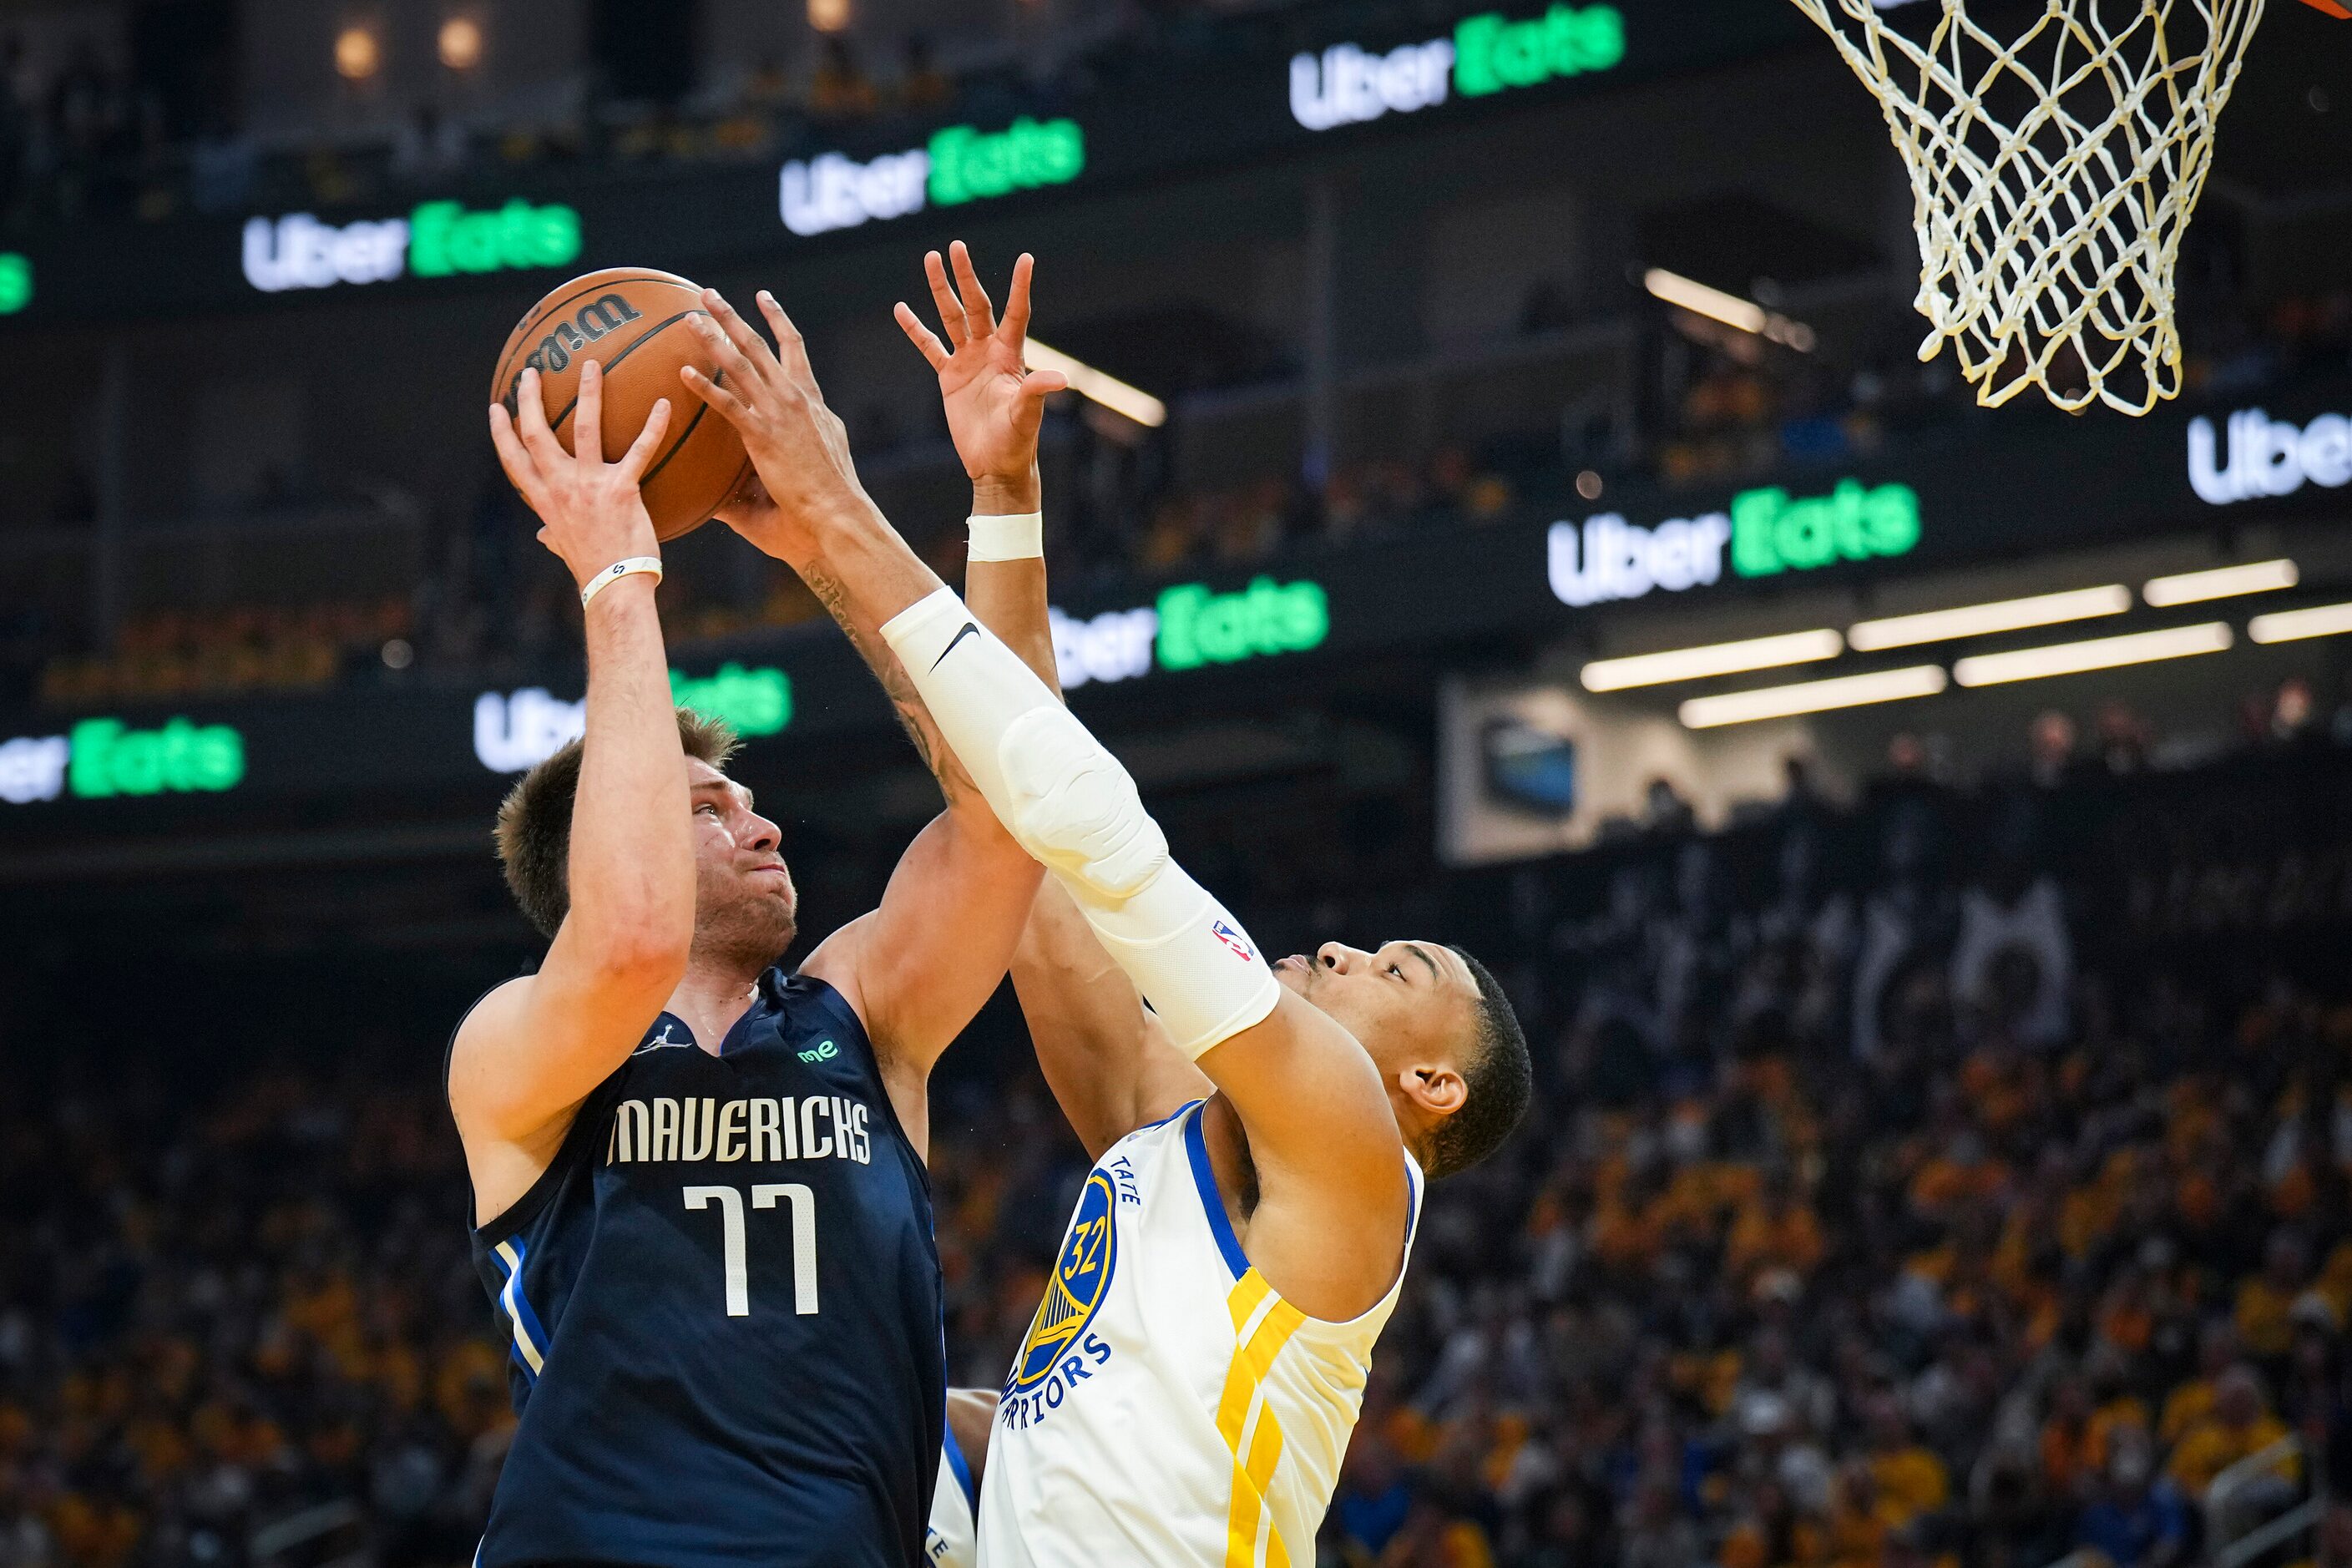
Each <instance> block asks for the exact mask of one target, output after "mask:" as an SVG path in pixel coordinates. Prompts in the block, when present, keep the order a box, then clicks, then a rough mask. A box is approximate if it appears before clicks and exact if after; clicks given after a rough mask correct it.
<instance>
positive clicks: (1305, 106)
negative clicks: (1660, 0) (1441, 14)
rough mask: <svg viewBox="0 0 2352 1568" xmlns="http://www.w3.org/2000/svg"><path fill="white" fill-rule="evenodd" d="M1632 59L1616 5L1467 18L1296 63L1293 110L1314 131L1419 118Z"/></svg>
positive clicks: (1299, 58)
mask: <svg viewBox="0 0 2352 1568" xmlns="http://www.w3.org/2000/svg"><path fill="white" fill-rule="evenodd" d="M1624 58H1625V17H1624V15H1623V13H1622V12H1620V11H1619V10H1618V9H1617V8H1616V7H1615V6H1613V5H1586V6H1582V7H1579V6H1575V5H1553V6H1552V7H1551V8H1550V9H1549V10H1548V11H1546V12H1545V13H1544V14H1543V15H1542V16H1534V17H1528V18H1525V19H1521V20H1514V19H1512V18H1509V17H1507V16H1504V15H1503V14H1502V13H1501V12H1499V11H1490V12H1484V13H1481V14H1480V15H1478V16H1465V17H1464V18H1463V19H1462V20H1461V21H1460V22H1458V23H1456V24H1454V31H1453V33H1452V34H1451V35H1450V36H1448V37H1443V38H1431V39H1429V40H1427V41H1426V42H1423V43H1415V44H1402V45H1400V46H1398V47H1395V48H1392V49H1389V50H1386V51H1383V52H1381V53H1369V52H1367V51H1366V50H1364V49H1362V48H1360V47H1357V46H1356V45H1354V44H1351V43H1339V44H1333V45H1331V46H1330V47H1328V48H1326V49H1325V50H1324V51H1323V52H1322V53H1321V54H1320V55H1319V56H1318V55H1314V54H1299V55H1294V56H1292V57H1291V60H1290V114H1291V118H1292V119H1294V120H1296V121H1298V123H1299V124H1301V125H1303V126H1305V127H1306V128H1307V130H1309V131H1329V130H1332V129H1334V128H1336V127H1339V126H1342V125H1360V124H1362V123H1364V122H1366V121H1373V120H1378V119H1380V118H1381V116H1382V115H1386V114H1412V113H1415V112H1418V111H1419V110H1424V109H1433V108H1435V107H1436V106H1437V105H1439V104H1441V103H1444V101H1445V100H1446V98H1447V96H1448V94H1449V93H1451V94H1453V95H1455V96H1459V97H1462V98H1484V97H1486V96H1488V95H1489V94H1493V93H1498V92H1503V91H1506V90H1507V89H1512V88H1521V87H1538V86H1541V85H1542V84H1543V83H1545V82H1548V81H1557V80H1560V79H1564V78H1568V77H1577V76H1585V75H1589V74H1591V73H1592V72H1596V71H1605V70H1609V69H1612V68H1614V67H1616V66H1618V65H1620V64H1622V62H1623V60H1624Z"/></svg>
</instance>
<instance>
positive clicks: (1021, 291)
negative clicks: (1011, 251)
mask: <svg viewBox="0 0 2352 1568" xmlns="http://www.w3.org/2000/svg"><path fill="white" fill-rule="evenodd" d="M1036 270H1037V258H1035V257H1034V256H1032V255H1030V254H1029V253H1028V252H1027V251H1025V250H1024V251H1023V252H1022V253H1021V255H1020V256H1019V257H1018V258H1016V259H1015V260H1014V261H1013V282H1012V284H1011V286H1010V287H1008V288H1007V289H1005V291H1004V321H1003V325H1002V326H1001V327H1000V328H999V329H998V330H999V331H1000V332H1001V333H1002V334H1003V337H1004V338H1005V339H1006V340H1007V341H1008V342H1011V343H1012V345H1013V353H1020V352H1021V345H1022V344H1024V343H1025V342H1028V341H1029V279H1030V276H1031V275H1032V274H1033V273H1034V272H1035V271H1036Z"/></svg>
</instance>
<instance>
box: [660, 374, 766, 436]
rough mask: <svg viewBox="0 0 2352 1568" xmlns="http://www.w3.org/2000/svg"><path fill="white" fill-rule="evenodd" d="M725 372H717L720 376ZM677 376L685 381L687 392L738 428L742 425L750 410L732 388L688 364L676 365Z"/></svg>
mask: <svg viewBox="0 0 2352 1568" xmlns="http://www.w3.org/2000/svg"><path fill="white" fill-rule="evenodd" d="M719 374H720V375H722V376H723V375H725V374H727V373H726V372H724V371H721V372H719ZM677 378H678V379H679V380H680V381H682V382H684V383H686V389H687V390H688V392H691V393H692V394H694V395H695V396H697V397H699V398H700V399H702V401H703V402H705V403H707V404H709V405H710V406H711V407H713V408H715V409H717V410H718V411H719V417H720V418H721V419H724V420H726V421H727V423H729V424H730V425H732V426H735V427H736V428H737V429H739V430H740V429H741V428H742V427H743V421H744V420H745V419H746V418H747V417H749V416H750V414H751V409H750V408H749V407H747V406H746V405H744V402H743V400H742V399H741V398H740V397H738V396H736V395H735V394H734V391H733V389H731V388H730V387H728V386H725V385H722V384H720V383H719V382H717V381H713V380H712V379H711V378H710V377H709V376H707V375H705V374H702V371H701V370H700V368H699V367H698V366H695V365H690V364H682V365H680V366H678V367H677Z"/></svg>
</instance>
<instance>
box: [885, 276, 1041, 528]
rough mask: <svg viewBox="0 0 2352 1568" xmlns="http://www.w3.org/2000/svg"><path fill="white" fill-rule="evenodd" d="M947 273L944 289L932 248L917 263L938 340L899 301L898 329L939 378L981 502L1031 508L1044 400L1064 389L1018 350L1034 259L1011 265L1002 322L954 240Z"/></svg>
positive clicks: (1026, 327) (1025, 323)
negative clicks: (936, 315)
mask: <svg viewBox="0 0 2352 1568" xmlns="http://www.w3.org/2000/svg"><path fill="white" fill-rule="evenodd" d="M948 256H949V258H950V259H951V261H952V263H953V265H954V268H955V280H954V284H953V285H952V286H950V283H949V279H948V265H947V264H946V263H943V262H942V261H941V260H940V253H939V252H938V251H936V250H934V251H932V252H930V253H929V254H928V255H926V256H925V257H924V258H923V270H924V272H925V273H926V274H927V275H928V276H929V279H930V283H931V302H932V303H933V304H934V305H935V306H937V307H938V309H939V312H940V330H941V331H944V332H945V333H946V334H947V341H946V342H940V339H939V338H937V337H935V336H933V335H932V333H931V331H930V330H929V328H927V327H925V326H924V325H923V324H922V322H921V321H919V320H918V319H917V317H916V315H915V312H914V310H912V309H911V308H909V307H908V305H906V304H905V303H904V302H901V303H900V304H899V306H898V310H896V311H894V312H893V314H895V315H896V316H897V317H898V325H899V326H900V327H901V328H903V329H904V330H905V331H906V333H907V336H908V339H910V340H911V341H912V342H913V343H914V345H915V347H916V349H917V350H918V351H919V352H920V353H921V354H922V356H923V358H924V359H925V360H927V361H929V363H930V366H931V368H932V369H933V370H935V371H937V372H939V376H940V401H941V402H942V403H944V404H945V405H946V406H947V416H948V434H949V435H950V437H953V438H954V440H955V448H956V455H957V456H958V457H959V458H962V459H963V468H964V472H965V473H966V474H968V475H970V476H971V482H972V486H973V488H974V489H976V490H979V491H981V492H982V498H981V499H982V503H983V504H984V505H985V504H989V498H990V496H991V494H992V493H994V494H995V495H996V496H997V498H998V501H999V502H1000V503H1001V504H1002V506H1003V510H1008V511H1034V510H1036V504H1037V503H1036V468H1037V429H1038V426H1039V425H1040V424H1041V423H1042V422H1043V421H1044V419H1045V398H1046V396H1047V395H1049V394H1052V393H1055V392H1059V391H1061V390H1062V389H1063V388H1064V387H1066V386H1067V385H1068V384H1069V378H1068V377H1066V376H1065V375H1064V374H1062V373H1061V372H1060V371H1057V370H1034V371H1033V370H1030V369H1028V368H1027V366H1026V365H1025V364H1024V363H1023V360H1022V350H1023V348H1024V345H1025V342H1026V340H1027V338H1028V333H1029V279H1030V274H1031V273H1032V272H1033V271H1034V268H1035V265H1036V263H1035V260H1034V258H1032V257H1030V256H1028V255H1026V254H1024V255H1023V256H1022V257H1021V258H1020V259H1019V260H1017V261H1015V262H1014V263H1013V286H1012V288H1011V289H1010V290H1009V291H1008V292H1007V293H1006V295H1005V297H1004V318H1003V321H998V320H997V319H996V315H995V310H994V307H993V306H992V305H991V304H990V302H989V298H988V290H987V289H983V288H982V287H981V285H980V274H979V273H978V272H976V271H974V270H973V268H972V265H971V251H969V250H967V249H965V248H964V243H963V241H961V240H957V241H956V242H955V243H954V244H953V245H950V246H949V247H948Z"/></svg>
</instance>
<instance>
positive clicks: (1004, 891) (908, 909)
mask: <svg viewBox="0 0 2352 1568" xmlns="http://www.w3.org/2000/svg"><path fill="white" fill-rule="evenodd" d="M981 810H982V815H985V813H986V807H985V805H982V808H981ZM1042 875H1043V873H1042V872H1041V871H1040V869H1039V868H1038V866H1037V863H1036V862H1035V861H1034V860H1032V859H1031V858H1029V857H1028V856H1027V855H1026V854H1024V853H1023V851H1022V849H1021V847H1020V846H1019V845H1017V844H1015V843H1013V840H1012V838H1011V837H1010V836H1009V835H1007V834H1005V833H1004V832H1003V830H1002V829H1001V828H999V827H998V826H996V824H995V821H994V819H993V818H990V819H989V820H988V822H987V824H986V825H985V827H982V826H981V825H979V824H976V823H974V822H972V821H971V820H969V816H968V814H964V813H958V812H946V813H942V814H941V815H940V816H937V817H934V818H933V819H932V820H931V822H930V824H929V826H927V827H925V828H924V829H923V830H922V832H920V833H919V834H917V835H916V836H915V841H914V842H913V843H912V844H909V845H908V847H907V852H906V853H905V854H904V855H902V856H900V857H899V858H898V868H896V869H895V870H893V871H892V872H891V873H890V883H889V886H888V887H887V888H886V889H884V890H883V894H882V902H881V905H880V906H879V907H878V908H877V909H876V910H874V911H873V912H872V913H870V914H867V915H865V916H863V917H861V918H860V919H858V920H856V921H851V922H850V923H849V924H848V925H846V926H845V927H843V928H842V929H841V930H840V931H836V932H835V933H834V935H832V936H831V937H828V938H827V939H826V940H825V942H824V944H823V945H822V946H820V947H819V948H818V949H817V950H816V952H814V953H812V954H810V955H809V960H808V963H805V964H803V966H802V967H803V971H804V972H805V973H809V974H812V975H814V976H815V977H816V978H818V979H821V980H824V982H825V983H826V984H830V985H832V986H833V987H834V988H835V990H837V991H839V992H841V994H843V995H844V996H845V997H846V998H848V1000H849V1002H850V1005H852V1006H853V1007H855V1008H856V1009H857V1013H858V1016H859V1018H860V1020H861V1021H862V1022H863V1023H864V1024H865V1025H866V1034H867V1035H868V1036H869V1037H872V1039H873V1041H874V1047H875V1050H876V1052H877V1055H879V1056H881V1057H882V1058H884V1066H885V1068H887V1069H897V1070H908V1069H913V1070H916V1071H919V1072H920V1073H925V1074H928V1073H929V1070H930V1068H931V1064H932V1063H934V1062H936V1061H937V1060H939V1058H940V1053H941V1052H942V1051H944V1050H946V1049H947V1047H948V1046H949V1045H950V1043H951V1042H952V1041H953V1040H954V1039H955V1037H956V1036H957V1035H959V1034H961V1033H962V1031H963V1028H964V1026H965V1025H967V1024H969V1023H971V1020H972V1016H973V1015H975V1014H977V1013H978V1012H979V1011H980V1009H981V1007H982V1005H984V1004H985V1003H986V1002H987V1001H988V999H989V997H990V996H991V995H992V994H994V993H995V990H996V987H997V985H998V984H1000V983H1001V982H1002V981H1003V978H1004V971H1005V968H1006V966H1007V965H1008V964H1009V963H1011V962H1012V958H1013V942H1014V941H1015V939H1017V938H1018V937H1019V935H1020V932H1021V922H1022V921H1023V920H1024V918H1025V917H1026V915H1027V913H1028V909H1029V902H1030V900H1031V899H1032V898H1034V896H1035V894H1036V891H1037V883H1038V879H1039V878H1040V877H1041V876H1042Z"/></svg>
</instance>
